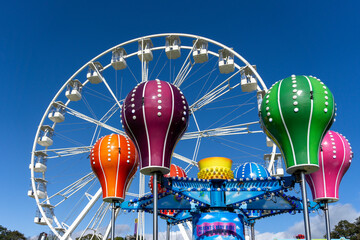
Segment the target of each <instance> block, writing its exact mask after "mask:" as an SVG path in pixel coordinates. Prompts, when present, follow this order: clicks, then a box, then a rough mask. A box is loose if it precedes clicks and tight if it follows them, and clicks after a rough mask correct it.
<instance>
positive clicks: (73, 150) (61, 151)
mask: <svg viewBox="0 0 360 240" xmlns="http://www.w3.org/2000/svg"><path fill="white" fill-rule="evenodd" d="M91 148H92V146H83V147H70V148H57V149H49V148H47V149H45V150H41V151H35V153H38V152H42V153H46V154H47V155H48V157H47V159H51V158H58V157H67V156H73V155H78V154H83V153H89V152H90V150H91ZM50 153H52V154H54V155H52V156H50V155H49V154H50Z"/></svg>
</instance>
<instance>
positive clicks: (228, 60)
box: [219, 49, 235, 74]
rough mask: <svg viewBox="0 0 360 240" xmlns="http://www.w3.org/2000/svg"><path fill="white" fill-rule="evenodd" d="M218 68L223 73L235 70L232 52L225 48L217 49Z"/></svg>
mask: <svg viewBox="0 0 360 240" xmlns="http://www.w3.org/2000/svg"><path fill="white" fill-rule="evenodd" d="M219 70H220V73H224V74H227V73H231V72H233V71H234V70H235V63H234V54H233V53H231V52H229V51H228V50H226V49H220V50H219Z"/></svg>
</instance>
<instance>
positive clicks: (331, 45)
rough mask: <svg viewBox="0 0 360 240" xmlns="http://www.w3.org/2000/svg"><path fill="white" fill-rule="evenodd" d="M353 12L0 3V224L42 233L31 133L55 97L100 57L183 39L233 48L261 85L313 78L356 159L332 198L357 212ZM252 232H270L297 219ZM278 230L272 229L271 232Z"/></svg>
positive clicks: (308, 6) (281, 5)
mask: <svg viewBox="0 0 360 240" xmlns="http://www.w3.org/2000/svg"><path fill="white" fill-rule="evenodd" d="M359 8H360V4H359V2H358V1H354V0H353V1H333V0H330V1H151V2H149V1H105V2H104V1H103V2H99V1H72V2H71V3H70V2H66V1H36V2H33V1H6V2H3V3H2V6H1V8H0V21H1V23H2V24H1V32H0V71H1V79H2V83H3V85H2V86H3V88H2V91H1V92H2V93H1V94H0V102H1V107H0V113H1V133H2V135H3V137H2V138H1V140H0V141H1V146H2V147H1V149H2V152H3V157H1V165H2V173H1V175H0V182H1V183H0V184H1V185H0V186H1V189H2V191H1V194H0V206H1V207H0V224H1V225H3V226H5V227H8V228H10V229H12V230H15V229H16V230H19V231H21V232H23V233H24V234H25V235H26V236H34V235H36V234H38V233H39V232H41V231H48V229H46V228H42V227H39V226H37V225H35V224H34V223H33V217H34V213H35V201H33V200H32V199H30V198H29V197H27V195H26V192H27V190H28V188H29V182H30V181H29V178H30V172H29V170H28V165H29V163H30V156H31V154H30V152H31V148H32V143H33V138H34V135H35V133H36V128H37V125H38V124H39V121H40V119H41V117H42V115H43V113H44V111H45V109H46V107H47V105H48V104H49V102H50V101H51V99H52V97H53V96H54V94H55V93H56V92H57V90H58V89H59V88H60V86H61V85H62V84H63V83H64V81H65V80H66V79H68V78H69V77H70V75H71V74H72V73H74V72H75V71H76V70H77V69H78V68H79V67H81V66H82V65H83V64H85V63H86V62H87V61H89V60H90V59H91V58H93V57H94V56H96V55H97V54H99V53H101V52H102V51H104V50H106V49H108V48H110V47H112V46H114V45H116V44H119V43H121V42H124V41H126V40H129V39H132V38H135V37H140V36H144V35H148V34H154V33H163V32H184V33H191V34H196V35H200V36H205V37H208V38H211V39H214V40H217V41H219V42H221V43H224V44H226V45H228V46H232V47H234V49H235V50H236V51H237V52H239V53H240V54H241V55H242V56H244V57H245V58H246V59H247V60H248V61H249V62H250V63H253V64H256V65H257V67H258V72H259V73H260V75H261V76H262V78H263V79H264V81H265V83H266V84H267V85H268V86H271V84H273V83H274V82H276V81H278V80H280V79H282V78H284V77H288V76H290V75H291V74H308V75H314V76H317V77H319V78H321V79H322V81H324V82H325V84H326V85H327V86H328V87H329V88H330V89H331V90H332V92H333V94H334V96H335V100H336V102H337V105H338V112H337V113H338V117H337V119H336V120H337V121H336V123H335V124H334V125H333V128H332V129H333V130H334V131H338V132H341V133H343V134H344V135H345V136H347V137H348V139H349V141H350V142H351V144H352V147H353V151H354V152H355V158H354V160H353V163H352V166H351V168H350V170H349V171H348V173H347V175H346V176H345V178H344V179H343V182H342V185H341V190H340V201H339V203H341V204H351V205H352V206H353V207H354V208H355V209H356V211H357V212H359V211H360V207H359V206H358V203H359V202H360V190H359V189H358V188H357V187H356V184H357V182H358V181H359V175H358V171H359V170H360V163H359V161H358V155H357V154H358V149H360V138H359V132H360V131H359V130H360V129H359V124H358V119H359V117H360V113H359V110H360V108H359V106H358V104H357V99H358V97H359V96H358V90H357V89H358V86H359V79H360V68H359V64H360V57H359V56H360V47H359V42H360V31H359V29H360V19H359V18H360V15H359V11H358V10H359ZM278 219H279V220H275V219H274V222H271V221H267V222H266V224H263V225H261V223H259V228H258V230H259V231H260V232H265V231H271V224H272V223H273V224H277V223H276V222H275V221H279V223H280V224H282V225H283V228H287V227H290V226H291V225H292V224H293V223H294V222H295V221H299V219H300V220H301V218H300V217H298V218H296V219H294V218H291V219H292V220H290V221H287V220H286V217H281V218H278ZM279 229H281V228H279Z"/></svg>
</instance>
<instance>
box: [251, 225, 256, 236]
mask: <svg viewBox="0 0 360 240" xmlns="http://www.w3.org/2000/svg"><path fill="white" fill-rule="evenodd" d="M254 226H255V223H252V224H251V240H255V228H254Z"/></svg>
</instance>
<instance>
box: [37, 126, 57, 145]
mask: <svg viewBox="0 0 360 240" xmlns="http://www.w3.org/2000/svg"><path fill="white" fill-rule="evenodd" d="M53 135H54V129H53V128H52V127H50V126H48V125H44V126H41V128H40V134H39V137H38V140H37V143H38V144H39V145H40V146H43V147H49V146H51V145H52V144H53Z"/></svg>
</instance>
